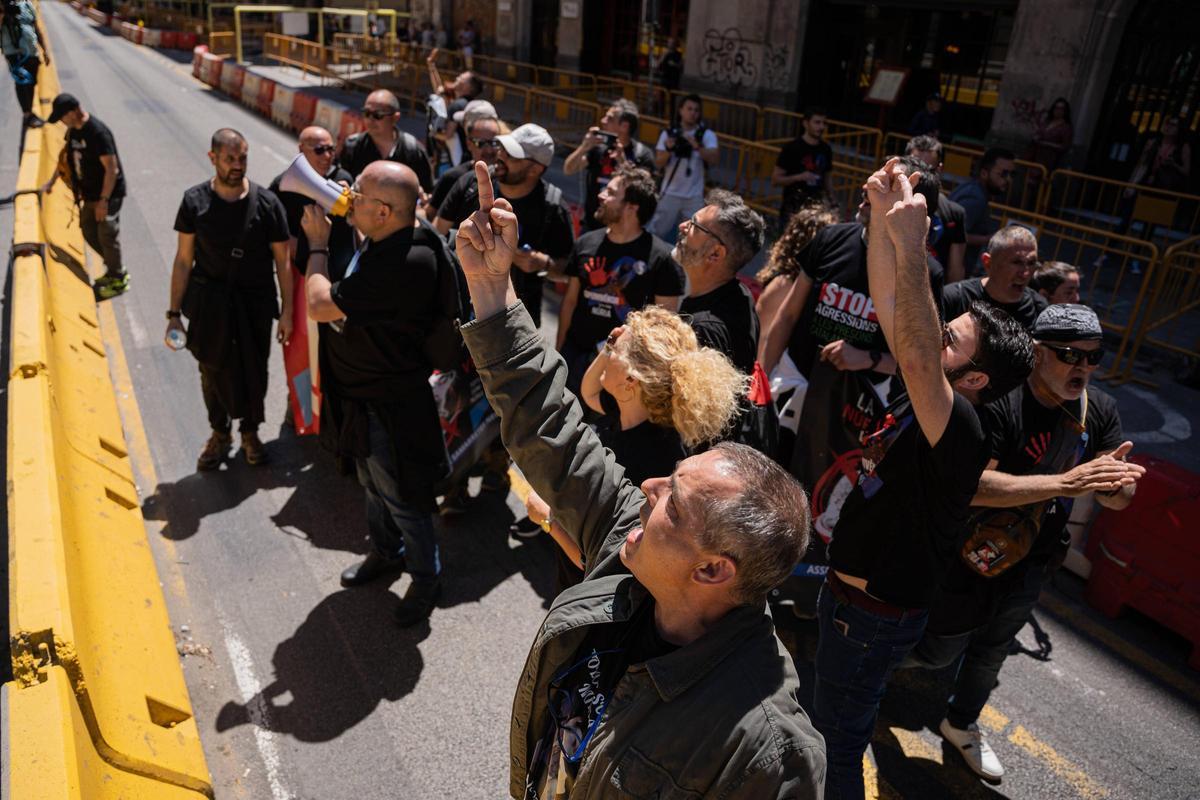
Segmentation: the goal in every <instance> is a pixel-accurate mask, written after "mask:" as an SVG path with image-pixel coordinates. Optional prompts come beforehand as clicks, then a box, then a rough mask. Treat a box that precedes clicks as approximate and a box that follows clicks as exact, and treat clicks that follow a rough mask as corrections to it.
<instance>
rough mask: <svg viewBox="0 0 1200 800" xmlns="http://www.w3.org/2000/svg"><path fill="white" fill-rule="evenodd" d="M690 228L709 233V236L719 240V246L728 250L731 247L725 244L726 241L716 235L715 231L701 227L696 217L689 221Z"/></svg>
mask: <svg viewBox="0 0 1200 800" xmlns="http://www.w3.org/2000/svg"><path fill="white" fill-rule="evenodd" d="M688 227H690V228H695V229H696V230H698V231H702V232H704V233H707V234H708V235H709V236H711V237H712V238H714V239H716V240H717V244H719V245H721V246H722V247H724V248H726V249H728V248H729V245H727V244H725V240H724V239H722V238H721V237H720V236H718V235H717V234H716V232H715V231H713V230H712V229H711V228H706V227H704V226H703V225H701V224H700V223H699V222H696V218H695V217H694V216H693V217H691V218H690V219H689V220H688Z"/></svg>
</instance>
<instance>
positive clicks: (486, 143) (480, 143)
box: [469, 139, 500, 150]
mask: <svg viewBox="0 0 1200 800" xmlns="http://www.w3.org/2000/svg"><path fill="white" fill-rule="evenodd" d="M469 141H470V142H471V144H473V145H475V146H476V147H478V148H479V149H480V150H482V149H483V148H485V147H490V148H492V149H493V150H494V149H495V148H497V147H499V146H500V140H499V139H471V140H469Z"/></svg>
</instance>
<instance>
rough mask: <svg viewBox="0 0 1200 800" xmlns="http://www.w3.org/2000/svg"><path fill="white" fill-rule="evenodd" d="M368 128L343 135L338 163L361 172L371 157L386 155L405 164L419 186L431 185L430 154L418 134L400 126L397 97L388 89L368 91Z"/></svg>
mask: <svg viewBox="0 0 1200 800" xmlns="http://www.w3.org/2000/svg"><path fill="white" fill-rule="evenodd" d="M362 116H363V124H365V125H366V127H367V129H366V130H365V131H362V132H360V133H355V134H352V135H350V136H347V137H346V141H344V142H342V152H341V153H339V154H338V159H337V160H338V164H339V165H340V166H341V167H342V169H344V170H346V171H347V172H349V173H350V174H351V175H353V176H354V177H356V178H357V177H358V176H359V175H361V174H362V171H363V170H364V169H366V168H367V165H368V164H370V163H371V162H373V161H379V160H381V159H386V160H388V161H396V162H399V163H401V164H404V165H405V166H407V167H408V168H409V169H411V170H412V171H413V172H415V173H416V175H417V179H418V180H419V181H420V182H421V190H422V191H424V192H428V191H430V190H431V189H433V172H432V171H431V169H430V167H429V157H428V156H427V155H426V153H425V148H424V147H422V146H421V143H420V142H418V141H417V137H415V136H413V135H412V134H411V133H408V132H406V131H403V130H401V129H400V101H399V100H397V99H396V95H394V94H392V93H391V92H389V91H388V90H387V89H378V90H376V91H374V92H371V93H370V94H369V95H367V99H366V102H364V103H363V108H362Z"/></svg>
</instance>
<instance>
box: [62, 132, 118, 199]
mask: <svg viewBox="0 0 1200 800" xmlns="http://www.w3.org/2000/svg"><path fill="white" fill-rule="evenodd" d="M67 147H69V148H70V150H71V153H70V167H71V173H72V175H73V176H74V179H75V183H76V186H78V187H79V196H80V197H82V198H83V199H84V200H99V199H100V195H101V194H103V193H104V165H103V164H102V163H100V156H117V183H116V186H114V187H113V190H112V194H111V195H109V198H110V199H116V198H118V197H124V196H125V170H124V169H123V167H122V165H121V157H120V156H119V155H118V154H117V143H116V142H115V141H114V140H113V135H112V131H110V130H109V129H108V126H107V125H105V124H104V123H103V122H101V121H100V120H98V119H96V118H95V117H94V116H89V117H88V121H87V122H85V123H83V127H82V128H80V129H79V130H75V129H74V128H68V129H67Z"/></svg>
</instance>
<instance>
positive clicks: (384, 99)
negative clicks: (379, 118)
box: [366, 89, 400, 111]
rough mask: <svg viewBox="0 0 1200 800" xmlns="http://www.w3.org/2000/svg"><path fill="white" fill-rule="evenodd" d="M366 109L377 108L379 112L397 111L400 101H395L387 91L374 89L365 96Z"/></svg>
mask: <svg viewBox="0 0 1200 800" xmlns="http://www.w3.org/2000/svg"><path fill="white" fill-rule="evenodd" d="M366 107H367V108H374V107H378V108H379V109H380V110H381V111H382V110H384V109H387V110H390V111H399V110H400V101H399V100H397V99H396V95H394V94H392V93H391V92H389V91H388V90H387V89H376V90H375V91H373V92H371V93H370V94H369V95H367V102H366Z"/></svg>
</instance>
